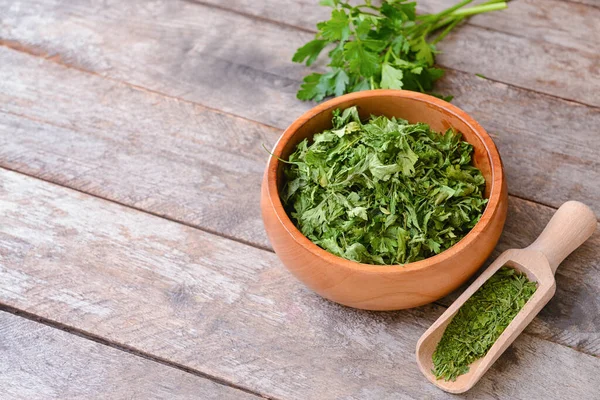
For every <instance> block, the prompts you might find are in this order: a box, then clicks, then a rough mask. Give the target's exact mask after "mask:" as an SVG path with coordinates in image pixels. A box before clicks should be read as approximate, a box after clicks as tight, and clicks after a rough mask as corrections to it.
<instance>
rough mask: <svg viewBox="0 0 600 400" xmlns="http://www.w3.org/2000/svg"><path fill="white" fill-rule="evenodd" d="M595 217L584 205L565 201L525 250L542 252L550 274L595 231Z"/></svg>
mask: <svg viewBox="0 0 600 400" xmlns="http://www.w3.org/2000/svg"><path fill="white" fill-rule="evenodd" d="M596 223H597V222H596V215H595V214H594V212H593V211H592V210H591V209H590V208H589V207H588V206H586V205H585V204H583V203H580V202H578V201H567V202H566V203H564V204H563V205H562V206H560V208H559V209H558V210H557V211H556V212H555V213H554V215H553V216H552V219H550V222H548V225H546V227H545V228H544V231H543V232H542V233H541V234H540V236H538V238H537V239H536V240H535V242H533V243H532V244H531V245H530V246H529V247H527V249H530V250H537V251H540V252H542V253H543V254H544V255H545V256H546V258H547V259H548V262H549V263H550V268H552V273H556V269H557V268H558V265H559V264H560V263H561V262H562V261H563V260H564V259H565V258H567V256H568V255H569V254H571V253H572V252H573V250H575V249H576V248H578V247H579V246H581V245H582V244H583V242H585V241H586V240H587V239H588V238H589V237H590V236H592V234H593V233H594V231H595V230H596Z"/></svg>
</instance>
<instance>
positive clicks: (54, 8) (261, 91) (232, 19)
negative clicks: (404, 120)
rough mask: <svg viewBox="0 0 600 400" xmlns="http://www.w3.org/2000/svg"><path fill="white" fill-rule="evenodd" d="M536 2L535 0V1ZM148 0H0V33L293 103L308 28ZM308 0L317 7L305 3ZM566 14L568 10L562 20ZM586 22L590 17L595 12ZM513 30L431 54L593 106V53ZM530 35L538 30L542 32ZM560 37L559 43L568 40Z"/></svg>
mask: <svg viewBox="0 0 600 400" xmlns="http://www.w3.org/2000/svg"><path fill="white" fill-rule="evenodd" d="M543 1H546V0H543ZM543 1H542V0H538V3H537V4H540V5H541V4H542V3H543ZM151 4H152V5H151V6H149V5H148V3H146V2H143V1H142V0H135V1H128V2H122V1H114V0H113V1H108V2H107V1H103V2H98V1H94V0H86V1H78V2H67V1H62V0H30V1H22V2H17V3H14V2H13V1H12V0H2V2H0V8H2V9H6V10H8V12H7V13H6V15H4V16H3V19H2V25H0V38H2V39H3V40H5V41H17V42H19V43H22V44H27V45H32V46H34V47H36V48H39V49H40V50H41V51H43V52H46V53H50V54H57V55H59V56H60V58H61V59H63V60H64V61H65V62H68V63H70V64H72V65H75V66H78V67H80V68H85V69H90V70H93V71H95V72H98V73H102V74H107V75H109V76H111V77H115V78H118V79H123V80H126V81H129V82H131V83H135V84H139V85H142V86H145V87H148V88H150V89H154V90H159V91H163V92H166V93H168V94H175V95H178V96H181V97H183V98H186V99H192V100H198V99H203V100H204V101H207V99H211V100H210V101H211V103H212V104H213V105H215V106H216V103H215V100H213V99H212V97H213V96H215V97H219V96H217V95H218V94H219V93H218V92H219V91H222V92H225V93H228V92H233V93H236V94H237V95H238V97H239V96H240V94H243V95H245V96H247V98H252V96H254V99H255V100H254V102H255V103H256V102H257V101H258V100H259V99H262V98H263V97H265V98H269V99H270V101H271V102H281V106H289V105H290V103H291V102H295V100H294V99H293V98H292V97H290V96H284V95H286V94H291V93H293V92H294V91H295V89H296V87H297V81H298V80H299V79H300V78H301V77H302V75H303V74H304V73H305V72H306V69H305V68H303V67H302V66H300V65H298V66H293V65H292V64H291V62H290V61H289V60H290V58H291V55H292V54H293V52H294V50H295V49H296V47H298V46H299V45H301V44H303V43H304V42H306V41H307V40H309V38H310V37H311V36H312V34H311V33H309V32H306V31H305V30H298V29H296V28H294V27H292V26H289V25H285V26H284V25H281V24H273V23H270V22H266V21H264V20H257V19H253V18H249V17H246V16H244V15H240V14H235V13H232V12H229V11H223V10H222V9H217V8H214V7H207V6H204V5H202V4H199V3H194V2H193V1H192V2H189V1H166V0H161V1H157V2H153V3H151ZM294 4H296V3H295V2H293V1H291V2H290V3H284V4H279V5H277V6H273V7H272V8H273V10H274V12H275V11H276V10H279V14H278V15H279V19H278V22H282V23H287V19H288V15H289V14H293V13H299V11H297V10H296V9H295V7H294ZM288 5H289V6H288ZM313 7H315V8H318V7H319V6H318V5H317V4H316V2H315V4H313ZM581 7H584V8H585V9H589V10H587V14H593V13H597V12H598V10H597V9H596V8H594V7H587V6H581V5H576V4H574V5H572V7H568V8H567V9H566V10H565V13H566V14H565V15H564V16H563V21H564V22H563V23H564V24H566V25H570V24H577V21H578V20H576V17H577V16H578V15H579V14H577V13H572V12H571V11H569V10H570V9H571V8H581ZM242 11H244V12H246V11H247V10H246V9H244V10H242ZM571 14H574V15H575V17H573V18H571V17H570V16H571ZM531 18H533V17H531ZM553 18H554V17H553ZM533 19H534V20H535V21H537V20H539V19H540V17H538V18H533ZM542 19H543V18H542ZM590 20H591V21H592V22H591V23H593V21H594V20H595V19H594V18H593V17H591V18H590ZM553 21H554V19H553V20H551V21H550V22H549V23H548V24H547V25H551V24H552V23H553ZM526 25H527V24H525V26H526ZM579 25H581V24H579ZM232 26H235V27H236V29H231V27H232ZM560 26H562V24H560ZM519 29H520V25H519V28H518V29H517V28H515V29H514V30H513V32H510V33H505V32H500V31H490V30H489V29H488V28H487V27H485V28H482V27H479V26H475V25H466V26H463V27H461V28H460V30H459V31H457V32H455V33H453V34H451V35H449V37H448V38H447V39H446V40H444V42H443V43H442V45H441V47H440V48H441V50H443V51H444V53H443V54H442V55H441V56H440V58H439V61H440V63H441V64H442V65H449V66H452V67H453V68H457V69H462V70H463V71H466V72H469V73H470V74H474V73H480V74H484V75H485V76H488V77H490V78H492V79H494V80H498V81H502V82H506V83H510V84H513V85H517V86H520V87H523V88H527V89H532V90H535V91H539V92H542V93H548V94H552V95H555V96H559V97H562V98H566V99H571V100H577V101H580V102H583V103H586V104H590V105H595V106H600V96H599V95H598V89H599V88H600V86H599V85H600V84H599V83H598V82H600V70H598V68H597V66H598V64H599V61H600V53H598V52H594V50H593V49H590V50H587V51H585V50H580V49H577V48H575V47H573V46H571V47H565V46H563V45H561V44H556V43H554V42H555V41H556V40H554V39H553V41H554V42H549V41H542V40H539V39H536V38H533V39H530V38H528V37H521V36H516V35H515V31H517V30H519ZM542 31H543V30H542ZM557 31H558V30H557ZM537 35H538V36H543V32H542V33H541V34H540V33H538V34H537ZM564 37H565V39H564V40H565V41H566V40H572V41H575V40H576V39H569V38H568V37H567V36H564ZM123 38H127V39H126V40H125V41H124V40H123ZM562 38H563V36H561V40H563V39H562ZM590 40H593V37H592V38H590ZM524 49H526V50H524ZM140 65H146V66H152V68H140V67H139V66H140ZM507 65H510V68H507V67H506V66H507ZM242 72H243V73H242ZM232 78H235V79H232ZM227 81H229V82H227ZM250 84H251V86H248V87H244V86H246V85H250ZM199 86H202V88H201V87H199ZM269 88H273V89H275V90H273V93H268V92H269V90H268V89H269ZM256 89H258V91H256ZM225 93H222V94H221V95H220V96H221V97H222V96H223V95H224V94H225ZM233 97H234V99H233V100H234V103H233V104H229V102H225V104H224V106H228V107H231V108H233V107H234V106H235V105H236V104H237V105H239V103H240V100H241V98H243V97H241V98H238V100H237V101H235V97H236V96H233ZM282 100H284V101H282ZM248 104H249V102H246V104H244V105H245V106H247V105H248ZM268 105H269V103H266V104H265V106H266V107H257V108H258V109H257V110H250V111H249V112H250V113H251V115H254V114H255V113H257V115H258V116H257V117H258V118H260V117H261V116H262V115H265V116H269V114H272V113H275V112H276V111H275V110H268V109H269V107H268ZM287 109H288V108H287V107H286V108H284V110H287Z"/></svg>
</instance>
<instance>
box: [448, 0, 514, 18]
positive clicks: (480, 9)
mask: <svg viewBox="0 0 600 400" xmlns="http://www.w3.org/2000/svg"><path fill="white" fill-rule="evenodd" d="M507 7H508V5H507V4H506V2H502V3H490V4H483V5H479V6H475V7H469V8H465V9H464V10H456V11H454V12H453V13H452V14H450V16H452V17H466V16H469V15H474V14H481V13H484V12H490V11H497V10H504V9H505V8H507Z"/></svg>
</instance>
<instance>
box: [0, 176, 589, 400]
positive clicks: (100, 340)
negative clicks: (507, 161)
mask: <svg viewBox="0 0 600 400" xmlns="http://www.w3.org/2000/svg"><path fill="white" fill-rule="evenodd" d="M0 170H6V171H11V172H14V173H16V174H19V175H23V176H27V177H29V178H31V179H36V180H39V181H42V182H46V183H49V184H51V185H55V186H59V187H62V188H64V189H67V190H72V191H75V192H78V193H82V194H84V195H86V196H90V197H94V198H97V199H100V200H103V201H107V202H110V203H114V204H118V205H119V206H123V207H126V208H128V209H131V210H134V211H136V212H141V213H144V214H148V215H152V216H154V217H157V218H161V219H164V220H167V221H169V222H173V223H176V224H181V225H184V226H187V227H189V228H191V229H196V230H199V231H202V232H206V233H209V234H211V235H215V236H218V237H222V238H225V239H227V240H231V241H234V242H237V243H241V244H244V245H246V246H250V247H253V248H256V249H259V250H263V251H267V252H269V253H272V254H275V252H274V251H273V249H271V248H268V247H263V246H259V245H257V244H254V243H249V242H246V241H244V240H242V239H238V238H235V237H230V236H228V235H224V234H221V233H218V232H214V231H212V230H209V229H205V228H201V227H198V226H196V225H193V224H190V223H187V222H185V221H180V220H178V219H174V218H170V217H168V216H165V215H160V214H157V213H154V212H150V211H147V210H144V209H141V208H138V207H135V206H132V205H129V204H126V203H122V202H119V201H115V200H112V199H108V198H106V197H103V196H98V195H95V194H92V193H88V192H86V191H83V190H80V189H77V188H73V187H70V186H66V185H64V184H61V183H58V182H55V181H52V180H48V179H44V178H41V177H38V176H35V175H31V174H28V173H24V172H21V171H19V170H16V169H12V168H7V167H5V166H2V167H0ZM509 197H514V198H518V199H521V200H523V201H526V202H529V203H532V204H539V205H543V206H545V207H548V208H551V209H554V210H555V209H556V208H555V207H553V206H548V205H545V204H541V203H538V202H535V201H531V200H528V199H524V198H522V197H518V196H513V195H509ZM457 290H461V288H458V289H457ZM431 304H435V305H437V306H439V307H442V308H444V309H447V308H448V306H447V305H446V304H444V303H443V302H441V301H440V300H438V301H434V302H432V303H431ZM0 311H6V312H10V313H12V314H15V315H19V316H23V317H25V318H27V319H30V320H34V321H38V322H41V323H43V324H45V325H48V326H51V327H54V328H56V329H60V330H64V331H66V332H68V333H73V334H76V335H78V336H81V337H84V338H87V339H90V340H92V341H95V342H97V343H101V344H104V345H107V346H111V347H114V348H116V349H120V350H123V351H126V352H129V353H132V354H135V355H138V356H140V357H144V358H148V359H150V360H153V361H156V362H160V363H162V364H165V365H168V366H171V367H173V368H178V369H181V370H183V371H186V372H189V373H193V374H195V375H198V376H200V377H204V378H207V379H211V380H214V381H215V382H217V383H220V384H223V385H226V386H231V387H233V388H236V389H240V390H242V391H245V392H247V393H251V394H254V395H258V396H261V397H265V398H270V399H274V398H273V397H266V396H265V395H263V394H260V393H256V392H253V391H251V390H250V389H247V388H245V387H243V386H238V385H236V384H234V383H230V382H227V381H225V380H222V379H220V378H218V377H213V376H211V375H208V374H205V373H203V372H200V371H196V370H194V369H192V368H190V367H186V366H184V365H181V364H178V363H174V362H171V361H168V360H165V359H163V358H161V357H157V356H154V355H152V354H150V353H145V352H141V351H139V350H136V349H134V348H133V347H129V346H125V345H121V344H118V343H115V342H111V341H109V340H107V339H104V338H102V337H100V336H97V335H95V334H93V333H89V332H86V331H84V330H80V329H77V328H72V327H69V326H68V325H65V324H62V323H60V322H56V321H53V320H51V319H48V318H45V317H41V316H38V315H36V314H33V313H30V312H27V311H23V310H20V309H18V308H15V307H12V306H8V305H6V304H2V303H0ZM523 334H524V335H529V336H532V337H535V338H537V339H539V340H543V341H546V342H549V343H553V344H556V345H558V346H562V347H565V348H569V349H571V350H574V351H577V352H578V353H582V354H586V355H589V356H593V357H596V358H600V357H598V356H596V355H595V354H593V353H590V352H587V351H584V350H581V349H578V348H575V347H573V346H569V345H567V344H564V343H559V342H556V341H553V340H550V339H547V338H543V337H541V336H538V335H535V334H531V333H527V332H524V333H523Z"/></svg>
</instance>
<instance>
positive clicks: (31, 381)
mask: <svg viewBox="0 0 600 400" xmlns="http://www.w3.org/2000/svg"><path fill="white" fill-rule="evenodd" d="M0 388H1V389H0V393H1V395H0V397H2V399H23V400H31V399H36V400H45V399H63V400H69V399H107V400H115V399H199V398H201V399H207V400H208V399H215V400H221V399H231V400H233V399H260V397H258V396H254V395H251V394H248V393H245V392H243V391H241V390H238V389H234V388H231V387H227V386H223V385H220V384H217V383H215V382H213V381H211V380H209V379H205V378H201V377H198V376H194V375H192V374H190V373H187V372H184V371H179V370H177V369H174V368H171V367H168V366H165V365H161V364H159V363H156V362H154V361H150V360H147V359H144V358H142V357H139V356H136V355H133V354H128V353H126V352H123V351H121V350H117V349H113V348H110V347H108V346H105V345H102V344H98V343H94V342H92V341H91V340H87V339H85V338H82V337H78V336H75V335H72V334H70V333H67V332H64V331H62V330H59V329H54V328H51V327H49V326H46V325H43V324H41V323H38V322H34V321H30V320H28V319H25V318H22V317H20V316H15V315H12V314H9V313H6V312H3V311H0Z"/></svg>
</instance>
